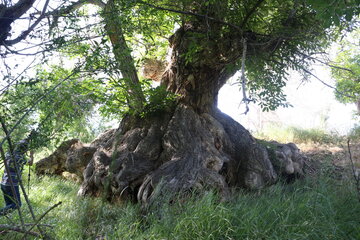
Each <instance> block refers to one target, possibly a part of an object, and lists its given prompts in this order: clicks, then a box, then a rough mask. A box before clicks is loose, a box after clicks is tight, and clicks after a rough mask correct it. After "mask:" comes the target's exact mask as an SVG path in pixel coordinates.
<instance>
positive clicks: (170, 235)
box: [0, 172, 360, 240]
mask: <svg viewBox="0 0 360 240" xmlns="http://www.w3.org/2000/svg"><path fill="white" fill-rule="evenodd" d="M78 187H79V186H78V185H77V184H75V183H73V182H71V181H68V180H64V179H61V178H58V177H42V178H37V177H34V179H33V180H32V183H31V186H30V200H31V203H32V206H33V208H34V209H35V214H36V215H37V216H39V215H41V214H42V213H43V212H45V211H46V210H47V209H48V208H50V207H51V206H52V205H54V204H56V203H57V202H59V201H61V202H62V204H61V205H60V206H59V207H57V208H55V209H53V210H52V211H51V212H50V213H49V214H48V215H47V216H46V217H45V218H44V220H43V221H42V222H43V223H46V224H50V225H52V226H53V229H52V230H49V228H48V227H46V229H48V230H47V231H48V232H49V233H50V234H51V235H52V236H54V238H55V239H96V238H98V239H154V240H155V239H360V206H359V202H358V200H357V196H356V192H355V191H354V186H353V183H352V182H351V181H350V180H349V179H348V178H345V179H343V180H336V179H333V178H332V177H331V175H330V174H327V173H326V172H323V174H321V176H318V177H316V178H308V179H306V180H299V181H297V182H295V183H293V184H291V185H283V184H281V183H278V184H276V185H274V186H271V187H268V188H266V189H264V190H262V191H258V192H245V191H239V192H238V193H236V194H234V196H233V197H232V199H230V200H229V201H227V202H220V201H219V200H218V199H219V198H218V196H217V195H216V194H214V193H213V192H208V193H206V194H204V196H203V197H201V198H200V199H199V198H197V197H195V196H193V197H190V198H189V199H188V200H187V201H175V203H173V204H171V205H169V204H163V205H162V207H160V208H158V209H157V210H153V211H150V212H148V213H146V214H144V211H143V210H142V209H141V208H140V206H139V205H138V204H130V203H127V204H124V203H123V204H120V203H114V204H109V203H107V202H105V201H103V200H102V199H100V198H79V197H77V196H76V193H77V190H78ZM0 201H1V202H2V199H1V198H0ZM22 212H23V214H24V215H25V222H33V221H31V218H30V214H29V210H28V209H27V208H26V205H23V207H22ZM10 219H11V221H12V222H13V223H16V222H19V219H18V216H17V213H16V212H13V213H11V214H10V215H9V218H5V217H1V218H0V224H9V221H10ZM0 238H1V239H21V238H22V235H21V234H19V233H4V232H1V233H0Z"/></svg>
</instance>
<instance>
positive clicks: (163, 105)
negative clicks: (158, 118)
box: [140, 86, 176, 117]
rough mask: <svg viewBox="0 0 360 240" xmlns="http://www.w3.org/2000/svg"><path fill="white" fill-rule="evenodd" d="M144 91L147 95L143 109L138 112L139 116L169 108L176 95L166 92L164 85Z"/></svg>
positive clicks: (172, 104) (173, 102)
mask: <svg viewBox="0 0 360 240" xmlns="http://www.w3.org/2000/svg"><path fill="white" fill-rule="evenodd" d="M145 93H146V95H147V96H148V97H147V102H146V104H145V107H144V110H143V111H142V112H141V113H140V116H141V117H146V116H149V115H157V114H159V113H161V112H164V111H168V110H171V109H172V107H173V106H174V104H175V101H176V95H175V94H173V93H170V92H168V91H167V90H166V88H165V87H164V86H158V87H156V88H149V89H148V90H147V91H146V92H145Z"/></svg>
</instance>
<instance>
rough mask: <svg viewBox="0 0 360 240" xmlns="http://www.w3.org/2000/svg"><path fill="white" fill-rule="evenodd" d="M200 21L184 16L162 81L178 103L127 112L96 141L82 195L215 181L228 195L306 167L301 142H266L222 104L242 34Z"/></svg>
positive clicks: (183, 188) (153, 192)
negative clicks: (148, 111)
mask: <svg viewBox="0 0 360 240" xmlns="http://www.w3.org/2000/svg"><path fill="white" fill-rule="evenodd" d="M218 4H219V5H221V3H218ZM225 7H226V6H225ZM220 12H221V11H220ZM209 14H210V13H209ZM215 17H216V16H215ZM219 17H220V16H219ZM201 21H206V19H202V20H199V21H198V22H196V21H194V22H192V23H190V22H189V23H184V24H183V26H182V27H181V28H179V29H178V30H177V31H176V32H175V34H174V35H173V36H172V37H171V38H170V44H171V47H172V56H171V62H170V64H169V66H168V67H167V70H166V71H165V73H164V74H163V76H162V79H161V84H162V85H163V86H165V87H166V89H167V90H168V91H170V92H172V93H175V94H177V96H178V99H177V102H176V104H175V106H174V107H173V108H167V109H166V110H164V111H161V112H159V113H158V114H156V115H154V114H149V115H146V117H142V118H141V117H138V116H135V115H133V116H127V117H125V118H124V119H123V120H122V122H121V124H120V127H119V128H118V129H117V130H116V132H115V133H114V134H113V135H112V137H111V138H110V140H109V139H108V140H107V142H106V144H98V145H97V147H96V151H95V152H94V154H93V155H92V158H91V160H90V162H89V163H88V165H87V166H86V169H85V170H84V182H83V183H82V185H81V188H80V190H79V195H94V196H98V195H100V194H104V195H105V196H106V197H107V198H108V199H110V200H111V199H130V200H138V201H141V202H143V203H144V204H146V203H149V202H153V200H154V199H157V198H158V197H160V196H171V194H176V193H182V192H187V191H192V190H194V189H204V188H209V187H210V188H214V189H217V190H218V192H219V193H220V194H221V195H222V196H223V197H224V198H226V197H227V196H228V194H229V188H232V187H235V188H237V187H242V188H248V189H259V188H262V187H264V186H266V185H270V184H273V183H275V182H276V181H277V180H278V179H279V176H282V177H285V178H292V177H293V176H301V175H302V174H303V172H302V168H303V162H304V159H305V158H304V157H303V156H302V155H301V154H300V153H299V150H298V149H297V148H296V146H294V145H293V144H278V143H266V144H264V143H261V142H259V141H258V140H256V139H255V138H253V137H252V136H251V134H250V133H249V132H248V131H247V130H246V129H245V128H243V127H242V126H241V125H240V124H239V123H237V122H235V121H234V120H233V119H231V118H230V117H229V116H227V115H225V114H223V113H222V112H220V111H219V110H218V109H217V107H216V104H217V95H218V91H219V89H220V88H221V87H222V86H223V85H224V83H225V82H226V80H227V79H228V78H229V77H230V76H232V75H233V74H234V71H229V69H231V68H229V64H230V63H233V60H234V59H237V58H238V56H241V53H242V52H241V44H240V42H241V39H242V38H243V37H244V36H237V35H236V34H235V35H233V36H232V37H224V36H223V34H222V33H221V28H222V27H223V26H222V25H221V24H216V23H211V24H206V23H204V22H201ZM210 28H211V31H210ZM248 42H249V41H248ZM194 46H195V47H194ZM198 46H200V47H198ZM77 151H78V152H81V151H80V150H79V149H78V150H77ZM269 153H270V154H269ZM68 156H76V154H72V153H71V152H68ZM70 162H71V161H70Z"/></svg>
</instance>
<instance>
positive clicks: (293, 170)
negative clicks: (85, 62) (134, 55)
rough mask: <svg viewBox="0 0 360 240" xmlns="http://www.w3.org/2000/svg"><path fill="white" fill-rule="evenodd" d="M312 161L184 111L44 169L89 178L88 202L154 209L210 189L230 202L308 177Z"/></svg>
mask: <svg viewBox="0 0 360 240" xmlns="http://www.w3.org/2000/svg"><path fill="white" fill-rule="evenodd" d="M54 159H56V161H55V160H54ZM304 161H305V157H304V156H303V155H302V154H300V152H299V149H298V148H297V147H296V146H295V144H293V143H289V144H280V143H277V142H264V141H258V140H256V139H255V138H253V137H252V136H251V134H250V133H249V132H248V131H247V130H246V129H245V128H243V127H242V126H241V125H240V124H239V123H237V122H236V121H234V120H232V119H231V118H230V117H229V116H227V115H225V114H223V113H222V112H220V111H216V112H214V113H213V114H209V113H201V114H199V113H197V112H196V111H194V109H193V108H192V107H189V106H186V105H184V104H179V105H177V107H176V108H175V109H174V110H173V111H168V112H162V113H161V114H158V115H156V116H152V117H149V118H148V119H147V120H144V119H140V118H136V117H127V118H125V119H124V120H123V122H122V124H121V126H120V127H119V128H118V129H117V130H112V131H108V132H107V133H105V134H103V135H102V136H100V137H99V138H98V139H96V140H94V141H93V142H92V143H91V144H90V145H84V144H82V143H80V142H79V141H78V140H71V141H68V142H66V143H64V144H62V145H61V146H60V147H59V149H58V150H57V151H55V153H54V154H52V155H51V156H49V157H48V158H45V159H43V160H41V161H40V162H39V163H38V164H37V168H36V169H37V172H38V173H55V174H59V173H60V172H61V171H65V170H66V171H68V172H72V173H75V174H80V173H83V178H84V181H83V183H82V185H81V188H80V190H79V195H82V196H83V195H92V196H99V195H105V197H107V198H108V199H109V200H115V199H121V200H138V201H141V202H142V203H144V204H148V203H152V202H154V200H155V199H157V198H159V197H161V196H171V194H173V193H186V192H188V191H193V190H202V189H209V188H211V189H216V190H217V191H218V192H219V193H220V194H221V196H222V197H223V198H224V199H226V198H227V197H228V196H229V188H238V187H241V188H247V189H260V188H262V187H264V186H267V185H270V184H273V183H275V182H276V181H277V180H278V179H279V178H280V177H283V178H284V179H285V180H289V179H294V178H296V177H300V176H302V175H303V166H304ZM45 162H47V164H44V163H45ZM51 164H53V166H50V165H51ZM86 164H87V165H86ZM85 166H86V168H85ZM46 168H47V169H51V171H49V170H46ZM84 169H85V170H84ZM83 170H84V171H83Z"/></svg>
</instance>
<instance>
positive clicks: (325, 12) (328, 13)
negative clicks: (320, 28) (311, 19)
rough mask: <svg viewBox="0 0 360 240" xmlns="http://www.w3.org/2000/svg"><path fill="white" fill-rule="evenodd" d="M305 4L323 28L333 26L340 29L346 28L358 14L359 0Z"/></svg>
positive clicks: (320, 0)
mask: <svg viewBox="0 0 360 240" xmlns="http://www.w3.org/2000/svg"><path fill="white" fill-rule="evenodd" d="M306 2H307V3H308V4H309V5H310V6H311V8H312V9H313V10H314V11H315V13H316V16H317V19H319V20H320V21H321V23H322V24H324V26H325V27H331V26H333V25H335V26H338V27H342V28H345V27H348V26H349V23H350V22H351V20H353V18H354V16H358V15H359V14H360V7H359V6H360V1H359V0H345V1H343V0H335V1H327V0H306Z"/></svg>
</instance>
